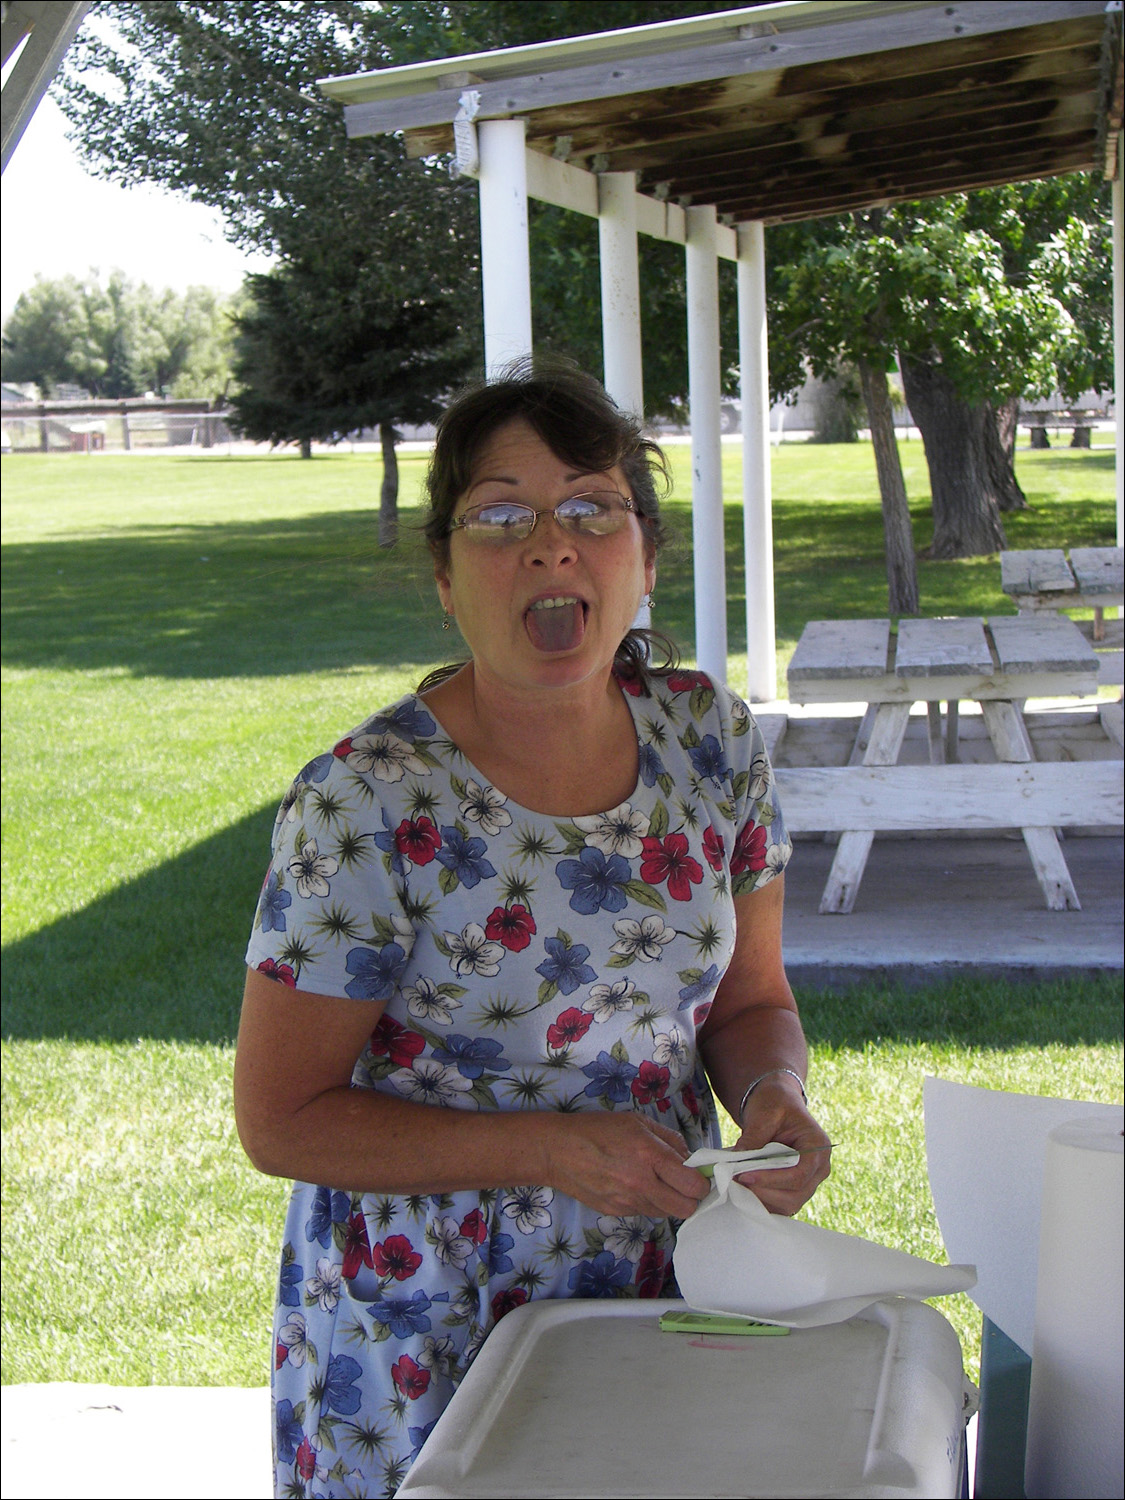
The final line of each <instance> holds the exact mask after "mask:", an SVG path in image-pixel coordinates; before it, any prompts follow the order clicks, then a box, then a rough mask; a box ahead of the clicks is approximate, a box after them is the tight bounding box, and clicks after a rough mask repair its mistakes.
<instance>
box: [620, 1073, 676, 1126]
mask: <svg viewBox="0 0 1125 1500" xmlns="http://www.w3.org/2000/svg"><path fill="white" fill-rule="evenodd" d="M671 1078H672V1075H671V1074H670V1073H669V1071H668V1069H667V1068H662V1067H660V1066H659V1064H657V1063H654V1062H643V1063H641V1065H640V1067H639V1068H638V1069H637V1076H636V1077H635V1078H634V1079H633V1081H632V1083H631V1084H630V1085H629V1088H630V1090H631V1092H632V1095H633V1098H634V1099H635V1100H636V1101H637V1103H638V1104H655V1105H656V1107H657V1109H659V1110H660V1112H661V1113H662V1114H663V1112H664V1111H665V1110H666V1109H670V1108H671V1107H672V1101H671V1100H670V1099H665V1098H664V1093H665V1091H666V1089H667V1087H668V1084H669V1083H670V1082H671Z"/></svg>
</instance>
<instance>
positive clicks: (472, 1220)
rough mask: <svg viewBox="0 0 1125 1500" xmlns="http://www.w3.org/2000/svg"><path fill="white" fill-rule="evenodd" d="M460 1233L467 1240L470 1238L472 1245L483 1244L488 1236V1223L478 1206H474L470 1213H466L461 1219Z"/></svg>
mask: <svg viewBox="0 0 1125 1500" xmlns="http://www.w3.org/2000/svg"><path fill="white" fill-rule="evenodd" d="M461 1233H462V1234H463V1235H464V1236H465V1238H466V1239H467V1240H472V1242H473V1244H474V1245H483V1244H484V1242H485V1240H486V1239H487V1238H488V1225H487V1224H486V1223H485V1218H484V1215H483V1214H482V1213H481V1211H480V1209H479V1208H474V1209H473V1211H472V1213H471V1214H466V1215H465V1217H464V1218H463V1219H462V1220H461Z"/></svg>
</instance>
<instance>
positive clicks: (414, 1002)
mask: <svg viewBox="0 0 1125 1500" xmlns="http://www.w3.org/2000/svg"><path fill="white" fill-rule="evenodd" d="M402 998H403V999H404V1000H405V1001H406V1008H407V1010H408V1011H409V1012H410V1014H411V1015H412V1016H413V1017H414V1018H415V1020H417V1021H429V1022H430V1023H431V1024H432V1025H434V1026H452V1024H453V1012H454V1011H455V1010H460V1009H461V1002H460V1000H456V999H454V997H453V996H452V995H443V994H441V992H440V991H439V990H438V987H437V985H436V984H435V983H434V982H433V980H432V979H427V978H426V977H425V976H424V975H422V976H421V977H420V978H419V980H418V983H417V984H408V985H407V986H406V987H405V988H404V989H403V992H402Z"/></svg>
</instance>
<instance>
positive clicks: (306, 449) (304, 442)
mask: <svg viewBox="0 0 1125 1500" xmlns="http://www.w3.org/2000/svg"><path fill="white" fill-rule="evenodd" d="M301 457H302V458H311V457H312V438H302V439H301Z"/></svg>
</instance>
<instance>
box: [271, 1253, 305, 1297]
mask: <svg viewBox="0 0 1125 1500" xmlns="http://www.w3.org/2000/svg"><path fill="white" fill-rule="evenodd" d="M304 1279H305V1273H304V1271H302V1270H301V1268H300V1266H299V1265H298V1264H297V1262H296V1261H294V1260H291V1261H290V1262H289V1264H288V1265H287V1266H282V1268H281V1289H280V1291H279V1292H278V1294H277V1300H278V1301H279V1302H280V1303H281V1305H282V1307H300V1305H301V1283H302V1282H303V1281H304Z"/></svg>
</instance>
